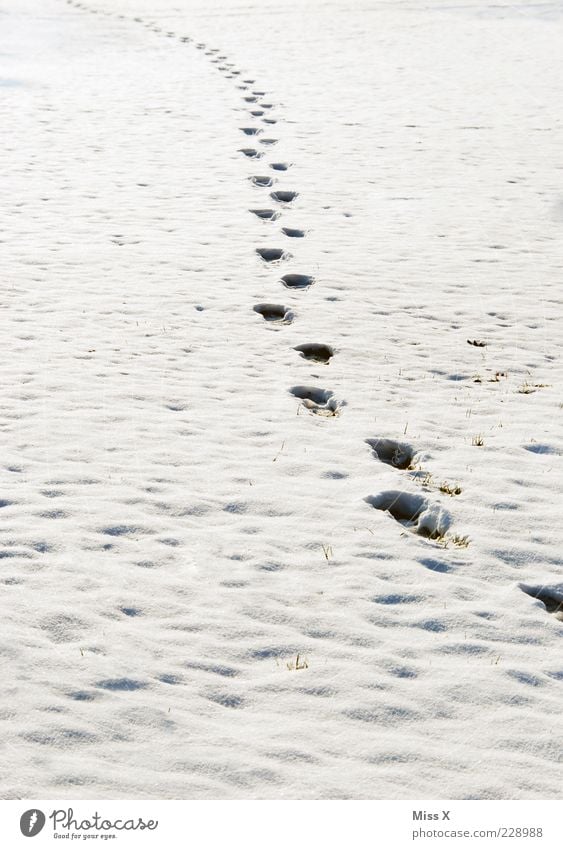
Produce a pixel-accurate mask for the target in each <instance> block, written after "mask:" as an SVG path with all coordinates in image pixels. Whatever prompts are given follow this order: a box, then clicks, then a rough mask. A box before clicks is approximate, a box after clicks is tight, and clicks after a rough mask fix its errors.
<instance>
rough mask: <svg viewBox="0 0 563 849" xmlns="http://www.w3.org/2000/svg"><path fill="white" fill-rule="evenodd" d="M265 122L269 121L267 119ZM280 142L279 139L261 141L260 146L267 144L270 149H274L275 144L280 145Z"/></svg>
mask: <svg viewBox="0 0 563 849" xmlns="http://www.w3.org/2000/svg"><path fill="white" fill-rule="evenodd" d="M264 120H265V121H266V120H267V119H266V118H265V119H264ZM278 141H279V140H278V139H260V144H265V145H267V146H268V147H273V146H274V145H275V144H277V143H278Z"/></svg>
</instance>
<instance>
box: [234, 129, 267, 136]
mask: <svg viewBox="0 0 563 849" xmlns="http://www.w3.org/2000/svg"><path fill="white" fill-rule="evenodd" d="M239 130H240V131H241V133H244V135H245V136H259V135H260V133H262V132H263V130H261V129H259V128H258V127H239Z"/></svg>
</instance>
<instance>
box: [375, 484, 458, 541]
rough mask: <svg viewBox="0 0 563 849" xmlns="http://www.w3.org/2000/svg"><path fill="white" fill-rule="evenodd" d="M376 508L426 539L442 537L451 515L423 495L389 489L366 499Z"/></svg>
mask: <svg viewBox="0 0 563 849" xmlns="http://www.w3.org/2000/svg"><path fill="white" fill-rule="evenodd" d="M364 500H365V501H366V502H367V503H368V504H371V506H372V507H375V509H376V510H384V511H385V512H387V513H389V514H390V515H391V516H392V517H393V518H394V519H395V520H396V521H397V522H399V524H401V525H403V527H405V528H407V529H408V530H409V531H412V532H413V533H415V534H418V535H419V536H422V537H425V538H426V539H442V538H443V536H444V534H445V533H446V531H447V529H448V527H449V524H450V519H449V515H448V514H447V513H446V512H445V511H444V510H442V508H441V507H439V506H434V507H433V506H431V505H430V504H429V503H428V501H427V500H426V499H425V498H423V497H422V496H421V495H411V494H410V493H408V492H400V491H399V490H389V491H387V492H381V493H380V494H379V495H370V496H368V497H367V498H365V499H364Z"/></svg>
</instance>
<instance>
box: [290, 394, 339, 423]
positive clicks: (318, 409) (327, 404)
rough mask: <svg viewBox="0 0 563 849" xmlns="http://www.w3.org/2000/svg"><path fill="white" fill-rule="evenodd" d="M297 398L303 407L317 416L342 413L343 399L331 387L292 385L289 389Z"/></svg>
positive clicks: (331, 415) (332, 415) (330, 416)
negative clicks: (336, 396)
mask: <svg viewBox="0 0 563 849" xmlns="http://www.w3.org/2000/svg"><path fill="white" fill-rule="evenodd" d="M289 391H290V392H291V394H292V395H293V396H294V397H295V398H299V400H300V401H301V403H302V405H303V407H305V409H306V410H308V411H309V412H310V413H313V414H314V415H316V416H326V417H327V418H332V417H334V416H338V415H340V408H341V407H343V406H344V402H343V401H338V400H337V399H336V398H335V397H334V393H333V392H332V391H331V390H330V389H320V388H319V387H317V386H292V387H291V389H290V390H289Z"/></svg>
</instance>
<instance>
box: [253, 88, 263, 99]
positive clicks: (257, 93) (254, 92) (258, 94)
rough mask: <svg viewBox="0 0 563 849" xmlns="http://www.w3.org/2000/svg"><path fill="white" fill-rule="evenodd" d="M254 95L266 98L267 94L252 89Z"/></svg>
mask: <svg viewBox="0 0 563 849" xmlns="http://www.w3.org/2000/svg"><path fill="white" fill-rule="evenodd" d="M252 94H255V95H257V97H264V95H265V94H266V92H265V91H254V89H252Z"/></svg>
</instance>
